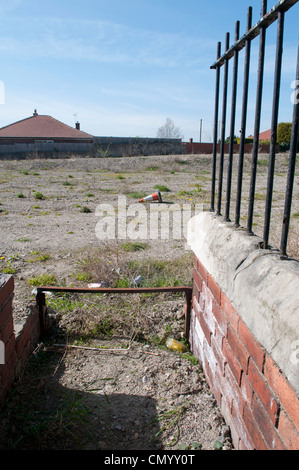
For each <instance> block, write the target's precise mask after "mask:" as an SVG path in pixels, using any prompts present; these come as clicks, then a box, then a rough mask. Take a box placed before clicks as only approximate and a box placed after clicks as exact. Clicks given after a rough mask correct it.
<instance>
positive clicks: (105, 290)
mask: <svg viewBox="0 0 299 470" xmlns="http://www.w3.org/2000/svg"><path fill="white" fill-rule="evenodd" d="M192 291H193V288H192V287H187V286H177V287H132V288H113V287H111V288H110V287H99V288H87V287H86V288H85V287H81V288H79V287H56V286H55V287H54V286H39V287H37V288H36V289H35V298H36V307H37V310H38V315H39V322H40V329H41V336H44V335H45V334H46V332H47V322H46V315H47V304H46V294H45V293H46V292H52V293H58V292H64V293H66V292H69V293H73V294H75V293H77V294H153V293H158V294H161V293H165V292H173V293H184V294H185V304H184V317H185V326H184V337H185V338H186V340H187V341H188V342H189V330H190V315H191V305H192Z"/></svg>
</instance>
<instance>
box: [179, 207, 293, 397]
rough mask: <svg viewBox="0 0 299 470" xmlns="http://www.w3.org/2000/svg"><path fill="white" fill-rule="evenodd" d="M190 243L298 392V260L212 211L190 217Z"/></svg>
mask: <svg viewBox="0 0 299 470" xmlns="http://www.w3.org/2000/svg"><path fill="white" fill-rule="evenodd" d="M188 229H189V230H188V244H189V246H190V248H191V249H192V250H193V252H194V254H195V255H196V256H197V258H198V259H199V261H200V262H201V263H202V264H203V265H204V266H205V268H206V270H207V271H208V272H209V274H210V275H211V276H212V277H213V278H214V280H215V281H216V282H217V284H218V285H219V287H220V288H221V290H222V291H223V292H224V294H225V295H226V296H227V297H228V299H229V300H230V302H231V303H232V305H233V306H234V307H235V308H236V310H237V311H238V313H239V315H240V316H241V317H242V319H243V320H244V322H245V323H246V324H247V326H248V328H249V329H250V330H251V332H252V333H253V334H254V336H255V337H256V339H257V340H258V341H259V343H260V344H261V345H262V346H263V347H264V348H265V349H266V351H267V352H268V354H269V355H270V356H271V357H272V358H273V360H274V361H275V362H276V363H277V365H278V366H279V368H280V369H281V370H282V372H283V373H284V375H285V376H286V378H287V379H288V380H289V382H290V383H291V385H292V386H293V387H294V388H295V390H296V392H297V394H298V393H299V322H298V313H299V303H298V292H299V262H298V261H296V260H282V259H281V258H280V256H279V252H278V251H275V250H264V249H261V245H262V240H261V238H259V237H257V236H249V235H247V234H246V233H245V232H244V231H242V230H240V229H235V228H234V227H233V224H232V223H227V222H225V221H224V220H223V218H222V217H219V216H216V215H215V214H214V213H211V212H203V213H200V214H198V215H196V216H195V217H193V218H192V219H191V220H190V223H189V227H188Z"/></svg>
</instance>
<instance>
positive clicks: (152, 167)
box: [145, 166, 159, 171]
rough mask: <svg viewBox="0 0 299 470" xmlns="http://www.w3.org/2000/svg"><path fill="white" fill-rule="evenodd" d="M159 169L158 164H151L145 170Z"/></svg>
mask: <svg viewBox="0 0 299 470" xmlns="http://www.w3.org/2000/svg"><path fill="white" fill-rule="evenodd" d="M156 170H159V167H158V166H149V167H147V168H146V169H145V171H156Z"/></svg>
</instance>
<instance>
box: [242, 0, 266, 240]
mask: <svg viewBox="0 0 299 470" xmlns="http://www.w3.org/2000/svg"><path fill="white" fill-rule="evenodd" d="M266 11H267V0H262V11H261V14H262V16H264V15H265V14H266ZM265 43H266V27H265V26H263V27H262V28H261V32H260V46H259V62H258V73H257V91H256V107H255V121H254V134H253V135H254V137H253V146H252V161H251V179H250V189H249V204H248V220H247V234H248V235H253V232H252V222H253V208H254V195H255V185H256V172H257V158H258V147H259V134H260V120H261V108H262V89H263V77H264V62H265Z"/></svg>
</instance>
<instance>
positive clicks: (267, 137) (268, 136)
mask: <svg viewBox="0 0 299 470" xmlns="http://www.w3.org/2000/svg"><path fill="white" fill-rule="evenodd" d="M270 139H271V129H269V130H268V131H264V132H261V133H260V135H259V140H270Z"/></svg>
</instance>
